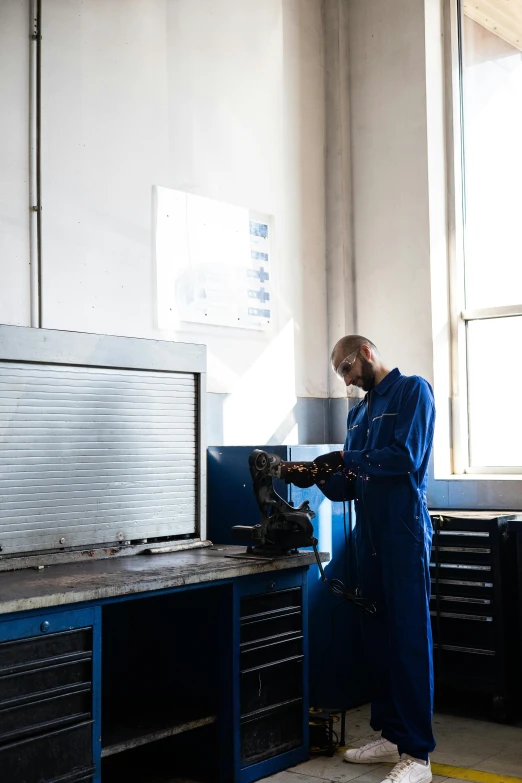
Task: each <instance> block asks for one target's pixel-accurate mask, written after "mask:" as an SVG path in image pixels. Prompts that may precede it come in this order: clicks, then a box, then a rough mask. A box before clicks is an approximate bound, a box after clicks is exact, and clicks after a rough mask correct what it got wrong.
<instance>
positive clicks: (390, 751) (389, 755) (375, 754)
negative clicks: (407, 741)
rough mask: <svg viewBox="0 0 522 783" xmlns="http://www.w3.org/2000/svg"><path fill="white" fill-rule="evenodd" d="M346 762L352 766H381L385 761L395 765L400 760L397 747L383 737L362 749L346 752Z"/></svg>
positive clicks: (363, 746)
mask: <svg viewBox="0 0 522 783" xmlns="http://www.w3.org/2000/svg"><path fill="white" fill-rule="evenodd" d="M344 760H345V761H349V762H351V763H352V764H380V763H381V762H383V761H391V762H392V763H395V762H397V761H399V760H400V756H399V751H398V750H397V745H394V744H393V742H388V740H387V739H384V737H381V738H380V739H378V740H373V742H368V743H367V744H366V745H362V746H361V747H360V748H353V749H352V750H347V751H345V754H344Z"/></svg>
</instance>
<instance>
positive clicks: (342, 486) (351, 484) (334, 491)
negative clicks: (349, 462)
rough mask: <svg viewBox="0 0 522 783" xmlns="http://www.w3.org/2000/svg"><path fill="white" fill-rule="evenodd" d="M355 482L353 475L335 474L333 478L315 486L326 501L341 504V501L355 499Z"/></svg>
mask: <svg viewBox="0 0 522 783" xmlns="http://www.w3.org/2000/svg"><path fill="white" fill-rule="evenodd" d="M355 480H356V477H355V476H354V475H351V476H345V475H344V474H343V473H336V474H335V476H332V477H331V478H329V479H328V480H327V481H325V482H323V483H322V484H318V485H317V486H318V487H319V489H320V490H321V492H322V493H323V495H325V497H327V498H328V500H333V501H334V503H341V502H342V501H343V500H353V499H354V498H355Z"/></svg>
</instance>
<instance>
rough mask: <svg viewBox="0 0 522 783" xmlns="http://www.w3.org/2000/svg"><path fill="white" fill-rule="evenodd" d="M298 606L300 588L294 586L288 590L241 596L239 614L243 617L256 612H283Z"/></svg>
mask: <svg viewBox="0 0 522 783" xmlns="http://www.w3.org/2000/svg"><path fill="white" fill-rule="evenodd" d="M300 608H301V588H300V587H294V588H291V589H290V590H278V591H276V592H275V593H263V594H261V595H250V596H247V597H246V598H242V599H241V605H240V615H241V618H242V619H243V618H245V617H252V616H254V615H258V614H266V613H270V612H274V613H277V612H285V611H288V610H292V609H300Z"/></svg>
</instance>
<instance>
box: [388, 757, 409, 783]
mask: <svg viewBox="0 0 522 783" xmlns="http://www.w3.org/2000/svg"><path fill="white" fill-rule="evenodd" d="M412 764H415V762H414V761H413V759H402V760H401V761H399V763H398V764H396V765H395V766H394V768H393V769H392V771H391V772H390V773H389V774H388V775H387V776H386V778H387V780H399V779H400V777H401V775H402V774H404V772H406V770H407V769H408V767H411V765H412Z"/></svg>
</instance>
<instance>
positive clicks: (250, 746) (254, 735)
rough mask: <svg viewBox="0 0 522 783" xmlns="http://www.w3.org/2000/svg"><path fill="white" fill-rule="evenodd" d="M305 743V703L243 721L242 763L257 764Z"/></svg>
mask: <svg viewBox="0 0 522 783" xmlns="http://www.w3.org/2000/svg"><path fill="white" fill-rule="evenodd" d="M302 744H303V706H302V704H301V703H299V704H295V705H292V706H291V707H287V708H286V709H282V710H274V711H272V712H269V713H266V714H265V715H262V716H260V717H258V718H255V719H254V720H247V721H243V722H242V723H241V765H242V766H244V767H245V766H249V765H250V764H257V763H258V762H260V761H263V760H264V759H269V758H272V757H273V756H279V755H280V754H281V753H286V752H287V751H289V750H293V749H294V748H298V747H300V746H301V745H302Z"/></svg>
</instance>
